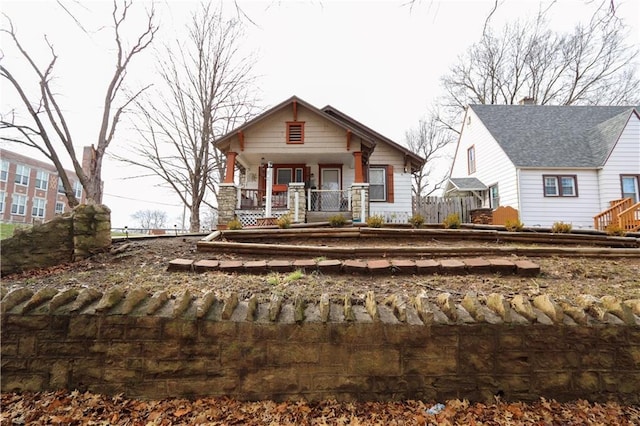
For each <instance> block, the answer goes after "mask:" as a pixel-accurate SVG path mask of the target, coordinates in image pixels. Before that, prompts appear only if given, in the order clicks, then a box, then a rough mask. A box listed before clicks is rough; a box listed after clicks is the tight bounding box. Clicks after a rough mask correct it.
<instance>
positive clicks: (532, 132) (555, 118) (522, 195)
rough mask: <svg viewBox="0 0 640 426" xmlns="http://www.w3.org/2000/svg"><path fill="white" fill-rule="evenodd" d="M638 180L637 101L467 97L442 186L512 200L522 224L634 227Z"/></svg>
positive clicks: (493, 201)
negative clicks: (563, 102) (490, 101)
mask: <svg viewBox="0 0 640 426" xmlns="http://www.w3.org/2000/svg"><path fill="white" fill-rule="evenodd" d="M639 188H640V114H639V109H638V107H633V106H540V105H531V104H521V105H470V106H469V107H468V108H467V111H466V114H465V117H464V123H463V127H462V131H461V134H460V138H459V140H458V146H457V148H456V154H455V157H454V161H453V164H452V166H451V172H450V175H449V180H448V182H447V184H446V187H445V194H458V195H461V194H465V195H473V196H475V197H476V199H477V200H478V203H479V206H482V207H485V208H491V209H495V208H497V207H498V206H510V207H512V208H514V209H516V210H518V212H519V217H520V220H521V221H522V223H524V224H525V225H527V226H542V227H550V226H551V225H553V223H554V222H560V221H561V222H565V223H571V224H572V225H573V227H574V228H593V227H595V228H596V229H605V228H606V227H607V226H608V225H609V224H611V223H614V224H619V221H620V220H622V218H626V219H625V220H626V222H625V223H624V224H621V226H623V227H624V228H625V229H627V230H637V229H638V227H639V225H640V203H639V201H640V193H639ZM623 212H624V214H622V213H623ZM621 214H622V215H621Z"/></svg>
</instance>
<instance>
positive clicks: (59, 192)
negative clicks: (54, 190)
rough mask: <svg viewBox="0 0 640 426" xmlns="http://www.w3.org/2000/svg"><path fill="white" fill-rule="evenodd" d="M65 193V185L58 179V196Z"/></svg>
mask: <svg viewBox="0 0 640 426" xmlns="http://www.w3.org/2000/svg"><path fill="white" fill-rule="evenodd" d="M64 193H65V192H64V184H63V183H62V178H60V177H58V194H64Z"/></svg>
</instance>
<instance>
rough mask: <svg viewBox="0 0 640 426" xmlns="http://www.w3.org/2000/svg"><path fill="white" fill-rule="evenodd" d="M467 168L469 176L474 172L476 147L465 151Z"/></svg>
mask: <svg viewBox="0 0 640 426" xmlns="http://www.w3.org/2000/svg"><path fill="white" fill-rule="evenodd" d="M467 168H468V171H469V174H470V175H472V174H474V173H475V172H476V147H475V146H473V145H472V146H471V147H470V148H469V149H467Z"/></svg>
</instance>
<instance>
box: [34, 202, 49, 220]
mask: <svg viewBox="0 0 640 426" xmlns="http://www.w3.org/2000/svg"><path fill="white" fill-rule="evenodd" d="M45 204H46V200H45V199H44V198H34V199H33V207H32V208H31V216H32V217H40V218H42V217H44V206H45Z"/></svg>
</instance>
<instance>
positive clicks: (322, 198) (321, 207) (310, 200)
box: [307, 189, 351, 212]
mask: <svg viewBox="0 0 640 426" xmlns="http://www.w3.org/2000/svg"><path fill="white" fill-rule="evenodd" d="M307 210H308V211H318V212H350V211H351V190H349V189H342V190H340V189H308V190H307Z"/></svg>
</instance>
